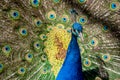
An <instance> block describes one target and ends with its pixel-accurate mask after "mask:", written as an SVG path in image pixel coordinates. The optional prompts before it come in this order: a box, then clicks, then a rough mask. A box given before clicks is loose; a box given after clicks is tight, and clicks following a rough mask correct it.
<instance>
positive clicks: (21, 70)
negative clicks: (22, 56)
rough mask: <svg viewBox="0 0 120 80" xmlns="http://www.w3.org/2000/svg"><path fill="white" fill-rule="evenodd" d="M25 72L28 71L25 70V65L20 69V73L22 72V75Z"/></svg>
mask: <svg viewBox="0 0 120 80" xmlns="http://www.w3.org/2000/svg"><path fill="white" fill-rule="evenodd" d="M25 72H26V70H25V68H24V67H21V68H19V69H18V74H20V75H24V74H25Z"/></svg>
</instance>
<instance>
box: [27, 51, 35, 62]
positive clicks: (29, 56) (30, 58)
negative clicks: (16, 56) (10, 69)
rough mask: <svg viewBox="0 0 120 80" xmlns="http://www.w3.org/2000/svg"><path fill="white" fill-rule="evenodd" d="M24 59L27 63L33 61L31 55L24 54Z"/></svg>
mask: <svg viewBox="0 0 120 80" xmlns="http://www.w3.org/2000/svg"><path fill="white" fill-rule="evenodd" d="M25 59H26V60H27V61H28V62H31V61H32V59H33V54H31V53H28V54H26V56H25Z"/></svg>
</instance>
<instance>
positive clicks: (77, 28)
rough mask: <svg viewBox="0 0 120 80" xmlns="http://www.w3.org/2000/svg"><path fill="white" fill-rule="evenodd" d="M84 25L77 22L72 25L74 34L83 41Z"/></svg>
mask: <svg viewBox="0 0 120 80" xmlns="http://www.w3.org/2000/svg"><path fill="white" fill-rule="evenodd" d="M82 30H83V28H82V25H81V24H79V23H77V22H75V23H74V24H73V25H72V33H73V34H74V35H75V36H77V37H80V38H81V39H82V41H83V36H82Z"/></svg>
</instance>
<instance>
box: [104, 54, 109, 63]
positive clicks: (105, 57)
mask: <svg viewBox="0 0 120 80" xmlns="http://www.w3.org/2000/svg"><path fill="white" fill-rule="evenodd" d="M102 60H104V61H105V62H108V61H109V60H110V54H103V55H102Z"/></svg>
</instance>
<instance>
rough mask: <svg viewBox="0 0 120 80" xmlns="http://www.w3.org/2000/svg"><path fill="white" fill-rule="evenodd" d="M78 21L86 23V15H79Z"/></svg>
mask: <svg viewBox="0 0 120 80" xmlns="http://www.w3.org/2000/svg"><path fill="white" fill-rule="evenodd" d="M79 23H80V24H82V25H83V24H86V23H87V17H86V16H81V17H80V18H79Z"/></svg>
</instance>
